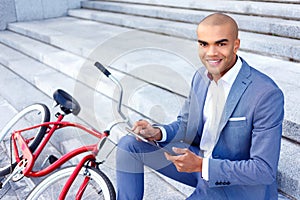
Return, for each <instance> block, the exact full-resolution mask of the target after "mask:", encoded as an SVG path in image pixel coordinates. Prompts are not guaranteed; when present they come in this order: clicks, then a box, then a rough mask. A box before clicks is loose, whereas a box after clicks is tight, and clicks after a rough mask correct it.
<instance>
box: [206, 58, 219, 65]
mask: <svg viewBox="0 0 300 200" xmlns="http://www.w3.org/2000/svg"><path fill="white" fill-rule="evenodd" d="M221 61H222V59H213V60H207V62H208V63H209V64H210V65H218V64H220V63H221Z"/></svg>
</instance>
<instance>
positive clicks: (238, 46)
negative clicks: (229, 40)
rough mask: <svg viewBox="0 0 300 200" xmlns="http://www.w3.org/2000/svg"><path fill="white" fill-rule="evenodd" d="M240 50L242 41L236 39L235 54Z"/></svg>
mask: <svg viewBox="0 0 300 200" xmlns="http://www.w3.org/2000/svg"><path fill="white" fill-rule="evenodd" d="M239 48H240V39H236V40H235V41H234V47H233V51H234V53H237V51H238V49H239Z"/></svg>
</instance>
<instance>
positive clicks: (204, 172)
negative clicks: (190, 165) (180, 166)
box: [202, 158, 209, 181]
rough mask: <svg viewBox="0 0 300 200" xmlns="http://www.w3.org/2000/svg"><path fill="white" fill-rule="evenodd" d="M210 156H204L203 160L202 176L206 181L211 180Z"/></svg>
mask: <svg viewBox="0 0 300 200" xmlns="http://www.w3.org/2000/svg"><path fill="white" fill-rule="evenodd" d="M208 169H209V158H203V160H202V178H203V179H204V180H206V181H209V174H208Z"/></svg>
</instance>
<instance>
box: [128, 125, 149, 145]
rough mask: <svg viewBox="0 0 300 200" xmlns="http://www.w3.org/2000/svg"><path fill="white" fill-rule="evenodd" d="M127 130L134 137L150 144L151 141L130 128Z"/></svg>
mask: <svg viewBox="0 0 300 200" xmlns="http://www.w3.org/2000/svg"><path fill="white" fill-rule="evenodd" d="M125 130H126V131H127V132H128V133H131V134H132V135H134V136H135V137H137V138H139V139H140V140H142V141H143V142H148V143H149V142H150V141H149V140H147V139H146V138H144V137H143V136H142V135H139V134H137V133H135V132H134V131H133V130H131V129H130V128H128V127H125Z"/></svg>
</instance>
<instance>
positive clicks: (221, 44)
mask: <svg viewBox="0 0 300 200" xmlns="http://www.w3.org/2000/svg"><path fill="white" fill-rule="evenodd" d="M225 45H226V43H219V45H218V46H219V47H223V46H225Z"/></svg>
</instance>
